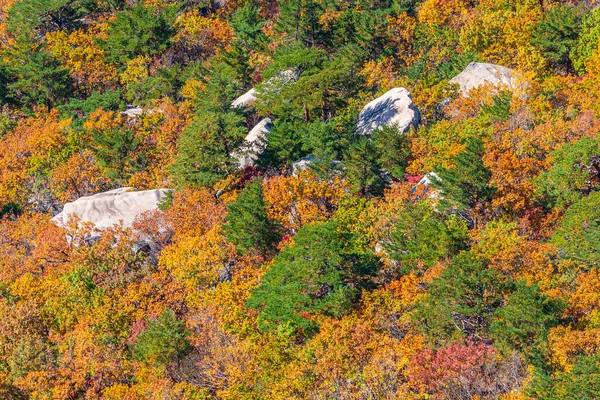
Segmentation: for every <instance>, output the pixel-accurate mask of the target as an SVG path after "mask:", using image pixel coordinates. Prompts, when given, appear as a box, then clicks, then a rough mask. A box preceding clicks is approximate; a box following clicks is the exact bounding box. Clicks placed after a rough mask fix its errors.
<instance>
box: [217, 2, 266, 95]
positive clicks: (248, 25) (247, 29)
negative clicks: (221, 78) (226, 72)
mask: <svg viewBox="0 0 600 400" xmlns="http://www.w3.org/2000/svg"><path fill="white" fill-rule="evenodd" d="M264 23H265V20H264V19H262V18H261V17H260V8H258V7H257V6H256V5H255V4H254V2H253V1H248V2H246V4H245V5H244V6H243V7H241V8H239V9H238V10H237V11H236V12H235V13H233V15H232V16H231V21H230V25H231V27H232V28H233V30H234V32H235V41H234V42H233V43H232V44H231V49H230V50H229V51H228V52H227V55H226V57H225V61H226V62H227V63H228V64H229V65H230V66H231V68H233V69H234V70H235V72H236V77H237V78H238V79H239V80H240V81H241V83H242V86H243V87H244V88H248V87H249V86H250V85H251V83H252V78H253V74H254V68H253V67H252V66H251V63H250V56H251V53H250V52H249V51H248V49H253V50H254V51H259V50H262V49H264V47H265V46H266V45H267V43H268V40H267V37H266V35H265V34H264V32H263V31H262V28H263V26H264Z"/></svg>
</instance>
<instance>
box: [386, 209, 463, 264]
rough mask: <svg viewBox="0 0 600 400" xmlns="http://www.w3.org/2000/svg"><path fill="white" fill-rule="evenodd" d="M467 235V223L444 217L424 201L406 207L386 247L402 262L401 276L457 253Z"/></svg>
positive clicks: (391, 255) (451, 217) (454, 217)
mask: <svg viewBox="0 0 600 400" xmlns="http://www.w3.org/2000/svg"><path fill="white" fill-rule="evenodd" d="M466 236H467V227H466V224H465V223H464V221H462V220H460V219H459V218H458V217H456V216H455V215H450V216H444V215H442V214H441V213H439V212H437V211H436V210H435V209H434V208H433V207H432V206H431V204H430V203H429V202H428V201H426V200H422V201H419V202H417V203H415V204H407V205H406V207H404V208H403V210H402V211H401V212H400V213H399V215H398V216H397V222H396V223H395V225H394V227H393V231H392V233H391V235H390V238H389V240H388V241H387V242H386V243H385V244H384V247H385V249H386V251H387V252H388V253H389V255H390V257H392V258H393V259H394V260H396V261H398V262H399V263H400V268H399V269H400V272H401V273H402V274H407V273H409V272H411V271H413V272H416V273H417V274H418V273H420V272H424V271H425V269H427V268H429V267H432V266H433V265H434V264H435V263H436V262H438V261H439V260H440V259H443V258H446V257H451V256H453V255H454V254H456V253H457V252H458V251H459V250H461V249H462V248H463V247H464V246H465V245H464V243H465V241H466Z"/></svg>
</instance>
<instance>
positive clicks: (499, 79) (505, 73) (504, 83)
mask: <svg viewBox="0 0 600 400" xmlns="http://www.w3.org/2000/svg"><path fill="white" fill-rule="evenodd" d="M450 83H454V84H457V85H458V86H459V87H460V91H461V93H462V94H463V96H465V97H468V93H469V92H470V91H471V89H474V88H477V87H479V86H483V85H486V84H487V85H491V86H494V87H497V88H504V89H509V90H514V89H520V88H522V87H523V82H522V80H521V76H520V74H518V73H516V72H515V71H513V70H512V69H510V68H507V67H503V66H502V65H495V64H487V63H476V62H472V63H470V64H469V65H468V66H467V68H465V69H464V70H463V71H462V72H461V73H460V74H458V75H456V76H455V77H454V78H452V79H450Z"/></svg>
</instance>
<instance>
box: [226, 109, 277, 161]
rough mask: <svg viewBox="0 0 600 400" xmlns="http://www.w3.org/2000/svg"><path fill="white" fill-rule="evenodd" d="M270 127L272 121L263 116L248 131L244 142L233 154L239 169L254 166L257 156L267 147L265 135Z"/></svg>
mask: <svg viewBox="0 0 600 400" xmlns="http://www.w3.org/2000/svg"><path fill="white" fill-rule="evenodd" d="M272 129H273V122H272V121H271V119H270V118H265V119H263V120H262V121H260V122H259V123H258V124H257V125H256V126H255V127H254V128H252V130H251V131H250V132H248V135H246V138H245V139H244V144H243V145H242V146H241V147H240V149H239V151H238V152H237V153H236V155H235V156H236V158H237V160H238V164H239V167H240V169H244V168H246V167H251V166H254V164H255V163H256V160H258V157H259V156H260V155H261V154H262V153H263V152H264V151H265V149H266V148H267V139H268V138H267V136H268V134H269V133H270V132H271V130H272Z"/></svg>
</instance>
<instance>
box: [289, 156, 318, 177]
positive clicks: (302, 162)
mask: <svg viewBox="0 0 600 400" xmlns="http://www.w3.org/2000/svg"><path fill="white" fill-rule="evenodd" d="M314 162H315V156H308V157H304V158H301V159H299V160H298V161H296V162H295V163H293V164H292V175H294V176H297V175H298V172H300V171H304V170H306V169H309V168H310V166H311V164H312V163H314Z"/></svg>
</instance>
